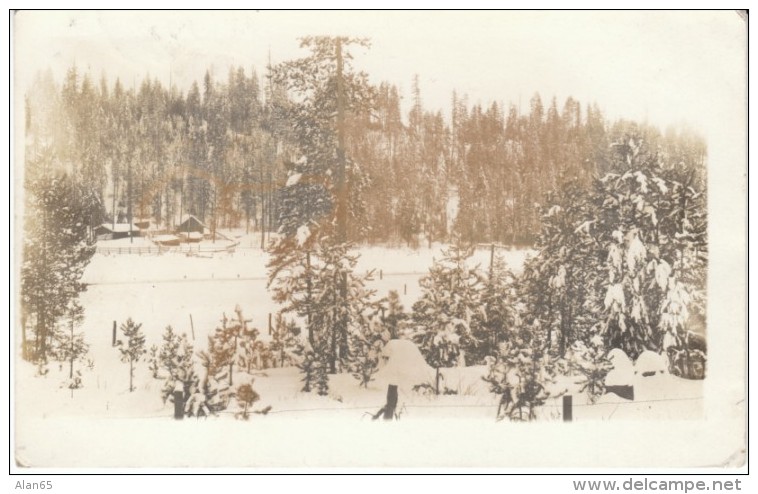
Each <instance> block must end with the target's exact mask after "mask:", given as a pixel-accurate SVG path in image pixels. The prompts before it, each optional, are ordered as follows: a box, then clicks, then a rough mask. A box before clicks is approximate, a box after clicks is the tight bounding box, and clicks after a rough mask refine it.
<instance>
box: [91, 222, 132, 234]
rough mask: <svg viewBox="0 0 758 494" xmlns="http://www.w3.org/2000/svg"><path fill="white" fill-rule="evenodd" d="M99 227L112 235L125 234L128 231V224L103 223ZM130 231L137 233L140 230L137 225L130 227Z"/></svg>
mask: <svg viewBox="0 0 758 494" xmlns="http://www.w3.org/2000/svg"><path fill="white" fill-rule="evenodd" d="M100 227H101V228H105V229H106V230H108V231H111V232H113V233H126V232H129V231H130V229H129V223H116V224H115V225H114V224H113V223H103V224H102V225H100ZM131 231H133V232H138V231H140V228H139V227H138V226H137V225H132V227H131Z"/></svg>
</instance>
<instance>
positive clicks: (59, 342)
mask: <svg viewBox="0 0 758 494" xmlns="http://www.w3.org/2000/svg"><path fill="white" fill-rule="evenodd" d="M71 312H72V313H74V314H79V313H78V312H77V311H75V310H74V311H70V313H71ZM80 322H81V317H76V316H70V320H69V331H63V330H61V331H58V332H56V335H55V358H56V359H57V360H58V361H60V362H65V363H67V364H68V366H69V367H68V381H67V387H68V388H70V389H78V388H80V387H81V386H82V381H81V372H80V371H79V370H74V364H75V363H76V362H81V361H83V360H84V358H85V357H86V356H87V354H88V352H89V345H88V344H87V343H86V342H85V341H84V334H83V333H74V325H75V324H77V323H80Z"/></svg>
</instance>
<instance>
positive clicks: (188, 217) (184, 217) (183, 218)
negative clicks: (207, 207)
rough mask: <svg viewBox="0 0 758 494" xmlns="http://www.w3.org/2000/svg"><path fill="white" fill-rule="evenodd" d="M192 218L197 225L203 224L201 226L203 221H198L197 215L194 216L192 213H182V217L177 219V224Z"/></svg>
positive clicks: (203, 224)
mask: <svg viewBox="0 0 758 494" xmlns="http://www.w3.org/2000/svg"><path fill="white" fill-rule="evenodd" d="M193 219H194V220H195V221H197V223H198V224H199V225H201V226H203V227H204V226H205V223H203V222H202V221H200V220H199V219H198V218H197V216H195V215H194V214H184V215H182V219H181V220H180V221H179V224H180V225H183V224H184V223H186V222H187V221H190V220H193Z"/></svg>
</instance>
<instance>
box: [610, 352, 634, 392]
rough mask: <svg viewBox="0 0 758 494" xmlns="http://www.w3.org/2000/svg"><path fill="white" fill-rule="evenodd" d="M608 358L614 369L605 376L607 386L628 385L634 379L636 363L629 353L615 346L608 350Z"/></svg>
mask: <svg viewBox="0 0 758 494" xmlns="http://www.w3.org/2000/svg"><path fill="white" fill-rule="evenodd" d="M608 360H610V361H611V363H612V364H613V369H611V371H610V372H608V375H607V376H606V377H605V385H606V386H627V385H630V384H632V382H633V380H634V364H633V363H632V360H631V359H630V358H629V357H628V356H627V354H626V353H625V352H624V351H623V350H621V349H620V348H614V349H613V350H611V351H610V352H608Z"/></svg>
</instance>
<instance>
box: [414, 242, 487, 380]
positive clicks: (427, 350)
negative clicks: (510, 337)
mask: <svg viewBox="0 0 758 494" xmlns="http://www.w3.org/2000/svg"><path fill="white" fill-rule="evenodd" d="M472 254H473V249H472V248H464V247H462V246H460V245H459V244H457V243H456V244H453V245H452V246H451V247H450V248H449V249H447V250H444V251H443V257H442V259H440V260H438V261H435V262H434V264H433V265H432V267H431V268H430V269H429V274H427V275H426V276H424V277H423V278H421V279H420V280H419V284H420V285H421V289H422V296H421V299H419V300H418V301H417V302H416V303H415V304H413V315H412V317H413V324H414V327H415V331H414V335H413V340H414V341H415V342H416V344H418V346H419V349H420V350H421V352H422V354H423V355H424V358H425V359H426V361H427V363H428V364H429V365H431V366H432V367H434V368H435V369H436V378H435V391H436V393H437V394H439V380H440V368H442V367H450V366H453V365H457V364H458V363H459V358H460V353H461V350H462V349H463V350H464V351H465V352H466V356H465V358H466V363H474V362H473V361H471V360H470V359H471V358H472V357H473V358H476V354H477V352H476V349H477V347H479V346H480V345H481V342H480V341H479V340H478V339H476V337H475V336H474V335H475V334H479V335H481V333H480V328H479V325H480V324H481V320H482V315H481V308H482V293H483V292H482V290H483V288H484V284H485V278H484V276H483V275H482V273H480V272H479V269H478V268H469V267H468V266H467V265H466V261H467V259H468V258H470V257H471V255H472ZM469 351H471V354H472V357H469V355H468V352H469Z"/></svg>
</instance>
